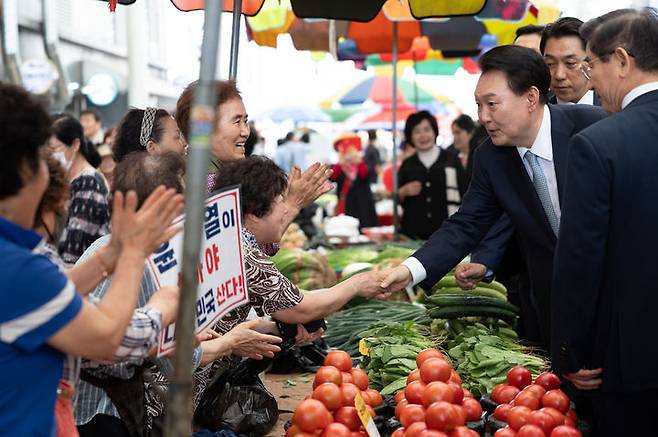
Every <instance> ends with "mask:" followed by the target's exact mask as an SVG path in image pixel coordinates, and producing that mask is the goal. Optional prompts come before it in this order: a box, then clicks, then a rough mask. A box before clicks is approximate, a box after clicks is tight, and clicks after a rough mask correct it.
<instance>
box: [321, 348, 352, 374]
mask: <svg viewBox="0 0 658 437" xmlns="http://www.w3.org/2000/svg"><path fill="white" fill-rule="evenodd" d="M324 365H325V366H334V367H335V368H337V369H338V370H340V371H341V372H349V371H350V370H352V358H351V357H350V355H349V354H348V353H347V352H345V351H331V352H329V353H328V354H327V356H326V357H324Z"/></svg>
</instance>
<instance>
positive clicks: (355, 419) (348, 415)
mask: <svg viewBox="0 0 658 437" xmlns="http://www.w3.org/2000/svg"><path fill="white" fill-rule="evenodd" d="M334 420H335V421H336V422H338V423H342V424H343V425H345V426H346V427H348V428H349V429H350V430H352V431H356V430H358V429H359V427H360V426H361V420H359V416H358V414H356V408H354V407H340V408H339V409H338V410H336V412H335V413H334Z"/></svg>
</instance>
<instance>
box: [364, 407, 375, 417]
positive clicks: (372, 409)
mask: <svg viewBox="0 0 658 437" xmlns="http://www.w3.org/2000/svg"><path fill="white" fill-rule="evenodd" d="M366 408H367V409H368V413H370V415H371V416H372V417H373V418H374V417H375V416H376V415H377V414H375V409H374V408H372V407H371V406H370V405H366Z"/></svg>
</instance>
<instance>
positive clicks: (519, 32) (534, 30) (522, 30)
mask: <svg viewBox="0 0 658 437" xmlns="http://www.w3.org/2000/svg"><path fill="white" fill-rule="evenodd" d="M543 30H544V26H537V25H535V24H528V25H527V26H521V27H519V28H518V29H516V37H515V38H514V39H515V40H516V39H517V38H518V37H520V36H523V35H533V34H537V35H541V33H542V31H543Z"/></svg>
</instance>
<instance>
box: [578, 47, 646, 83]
mask: <svg viewBox="0 0 658 437" xmlns="http://www.w3.org/2000/svg"><path fill="white" fill-rule="evenodd" d="M618 48H622V49H624V50H625V51H626V54H628V56H630V57H631V58H634V57H635V55H634V54H633V53H631V52H629V51H628V50H626V49H625V48H623V47H618ZM616 50H617V49H615V50H612V51H611V52H608V53H605V54H603V55H601V56H598V57H594V58H592V59H589V60H588V59H585V60H584V61H583V62H582V63H581V64H580V71H581V72H582V73H583V76H585V78H586V79H587V80H592V65H594V62H595V61H601V62H606V61H604V60H603V59H602V58H607V57H608V56H610V55H612V54H613V53H614V52H615V51H616Z"/></svg>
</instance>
